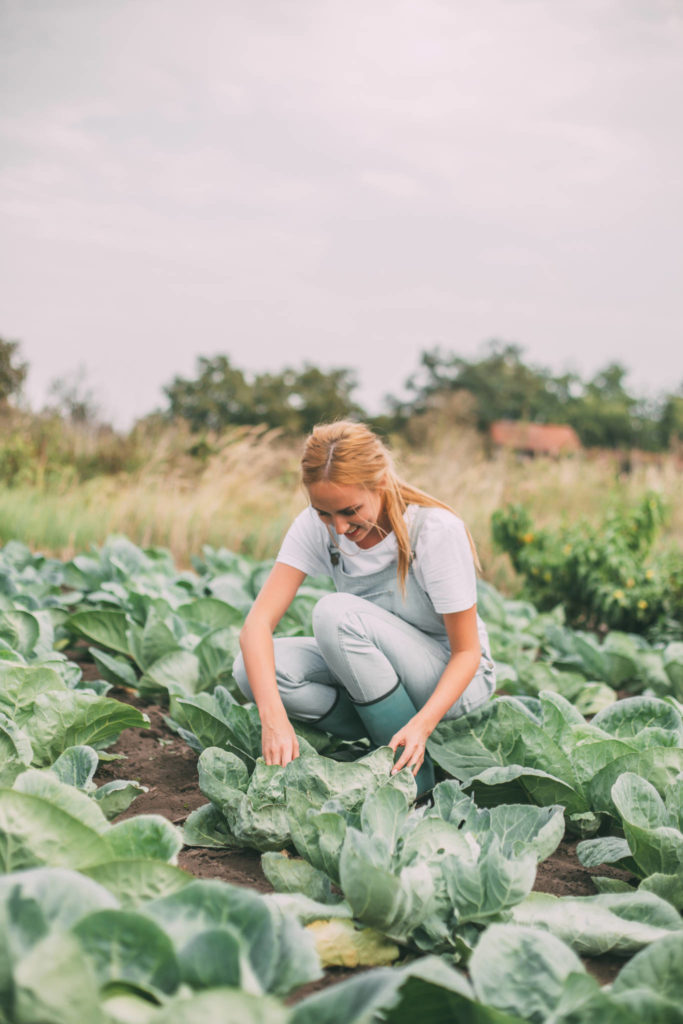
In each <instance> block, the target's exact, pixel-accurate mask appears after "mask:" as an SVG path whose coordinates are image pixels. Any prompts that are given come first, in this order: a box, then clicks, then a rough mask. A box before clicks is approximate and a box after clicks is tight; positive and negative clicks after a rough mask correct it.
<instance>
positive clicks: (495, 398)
mask: <svg viewBox="0 0 683 1024" xmlns="http://www.w3.org/2000/svg"><path fill="white" fill-rule="evenodd" d="M522 351H523V350H522V348H521V347H520V346H519V345H514V344H511V343H505V342H501V341H496V340H493V341H490V342H488V343H487V345H486V346H485V348H484V352H483V354H482V356H481V358H479V359H476V360H468V359H465V358H463V357H462V356H457V355H455V354H454V353H444V352H442V351H441V349H439V348H436V349H432V350H431V351H425V352H423V353H422V355H421V357H420V363H421V370H420V371H418V374H417V375H416V376H415V377H413V378H412V379H411V380H409V381H407V383H406V388H407V389H408V390H409V391H412V392H413V394H414V396H415V397H414V398H413V399H412V400H411V401H409V402H408V403H403V404H402V403H396V402H395V401H394V407H395V410H396V412H397V413H398V415H399V416H400V417H401V416H402V417H403V418H404V420H405V419H408V418H410V416H411V415H413V414H414V413H421V412H426V411H427V410H428V409H429V408H430V406H431V405H432V404H433V403H434V402H439V401H440V400H441V399H440V397H439V396H443V395H444V393H446V392H453V391H468V392H469V393H470V394H471V395H472V396H473V397H474V398H475V400H476V403H477V424H478V426H479V428H480V430H487V429H488V427H489V426H490V424H491V423H492V422H493V421H494V420H498V419H513V420H518V419H524V420H538V421H540V422H548V421H550V420H554V421H557V420H558V419H560V420H561V419H562V398H563V394H564V393H565V392H566V391H567V390H570V389H571V387H572V386H573V384H574V378H573V376H572V375H565V376H564V377H560V378H557V380H555V379H554V378H552V377H551V375H550V374H549V372H548V371H547V370H543V369H538V368H535V367H531V366H527V365H526V364H525V363H524V362H523V361H522Z"/></svg>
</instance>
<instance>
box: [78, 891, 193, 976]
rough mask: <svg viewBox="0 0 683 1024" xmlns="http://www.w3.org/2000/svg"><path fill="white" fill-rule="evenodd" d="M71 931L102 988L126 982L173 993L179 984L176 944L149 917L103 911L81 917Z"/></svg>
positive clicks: (131, 912) (118, 911)
mask: <svg viewBox="0 0 683 1024" xmlns="http://www.w3.org/2000/svg"><path fill="white" fill-rule="evenodd" d="M72 934H73V935H75V936H76V938H77V939H78V941H79V942H80V944H81V957H82V958H83V959H85V960H87V961H89V962H90V963H91V964H92V965H93V968H94V970H95V974H96V976H97V980H98V983H99V985H100V987H103V986H105V985H107V984H110V983H112V982H126V983H128V984H130V985H136V986H140V987H142V988H144V989H147V990H151V991H160V992H165V993H167V994H171V993H172V992H174V991H175V990H176V989H177V987H178V985H179V983H180V970H179V967H178V961H177V959H176V955H175V951H174V949H173V943H172V942H171V940H170V938H169V937H168V935H166V933H165V932H164V931H163V930H162V929H161V928H160V927H159V926H158V925H157V924H155V923H154V921H152V920H150V918H149V917H146V916H144V915H142V914H138V913H135V912H134V911H126V910H100V911H96V912H95V913H92V914H88V915H87V916H86V917H83V918H81V920H80V921H78V923H77V924H75V925H74V926H73V928H72Z"/></svg>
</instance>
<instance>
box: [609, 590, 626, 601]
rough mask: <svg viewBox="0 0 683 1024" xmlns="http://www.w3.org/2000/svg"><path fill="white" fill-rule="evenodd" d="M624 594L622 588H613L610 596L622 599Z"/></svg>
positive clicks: (616, 599) (618, 599) (617, 599)
mask: <svg viewBox="0 0 683 1024" xmlns="http://www.w3.org/2000/svg"><path fill="white" fill-rule="evenodd" d="M625 596H626V595H625V594H624V591H623V590H615V591H614V593H613V594H612V597H613V598H614V600H615V601H623V600H624V597H625Z"/></svg>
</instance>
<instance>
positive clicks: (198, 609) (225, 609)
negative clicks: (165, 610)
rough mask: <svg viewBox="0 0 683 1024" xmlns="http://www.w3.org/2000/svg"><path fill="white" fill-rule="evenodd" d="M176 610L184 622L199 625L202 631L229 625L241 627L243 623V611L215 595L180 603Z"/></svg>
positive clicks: (227, 627) (225, 627)
mask: <svg viewBox="0 0 683 1024" xmlns="http://www.w3.org/2000/svg"><path fill="white" fill-rule="evenodd" d="M177 612H178V615H180V616H181V618H183V619H184V620H185V621H186V622H188V623H196V624H197V625H199V626H201V627H202V632H209V631H210V630H214V629H229V628H230V627H231V626H240V627H241V626H242V625H243V623H244V613H243V612H241V611H239V609H237V608H233V607H232V606H231V605H229V604H226V603H225V601H220V600H219V599H218V598H216V597H200V598H199V599H198V600H196V601H192V602H190V603H189V604H183V605H181V606H180V607H179V608H178V609H177Z"/></svg>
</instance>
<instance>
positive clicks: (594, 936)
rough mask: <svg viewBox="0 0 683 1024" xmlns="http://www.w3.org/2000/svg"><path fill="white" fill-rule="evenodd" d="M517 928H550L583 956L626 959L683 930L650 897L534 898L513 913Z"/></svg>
mask: <svg viewBox="0 0 683 1024" xmlns="http://www.w3.org/2000/svg"><path fill="white" fill-rule="evenodd" d="M512 919H513V921H514V922H515V923H516V924H520V925H529V926H533V927H542V928H547V929H548V931H550V932H552V933H553V935H556V936H557V937H558V938H560V939H562V940H563V942H566V943H567V945H569V946H571V947H572V949H573V950H574V951H575V952H577V953H579V954H581V955H582V956H603V955H605V954H607V953H609V954H612V955H617V956H625V955H629V954H631V953H634V952H636V951H637V950H639V949H642V948H643V947H644V946H647V945H649V944H650V943H652V942H656V941H657V940H658V939H661V938H663V937H665V936H666V935H667V934H669V933H670V932H672V931H677V930H679V929H680V928H681V927H683V926H682V925H681V921H680V917H679V915H678V914H677V913H676V911H675V910H674V909H673V907H671V906H670V904H668V903H666V902H665V901H664V900H660V899H659V897H657V896H654V895H653V894H652V893H645V892H629V893H611V894H601V895H598V896H582V897H569V896H563V897H559V898H558V897H557V896H550V895H547V894H546V893H532V894H531V895H530V896H528V897H527V899H526V900H525V901H524V902H523V903H520V904H519V906H516V907H514V909H513V910H512Z"/></svg>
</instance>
